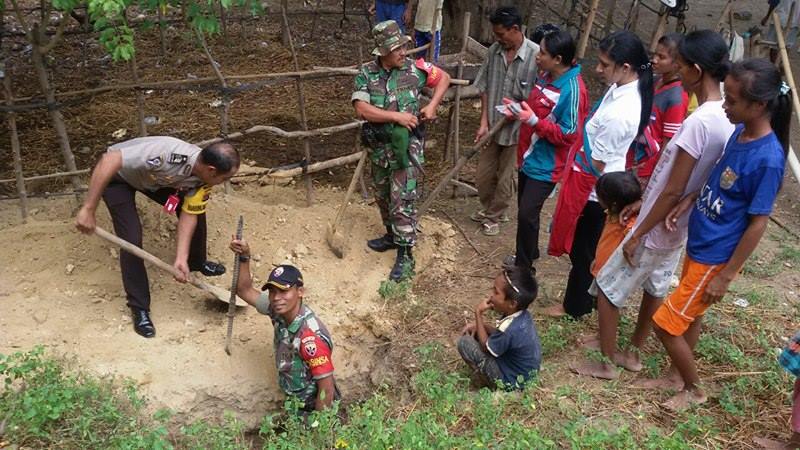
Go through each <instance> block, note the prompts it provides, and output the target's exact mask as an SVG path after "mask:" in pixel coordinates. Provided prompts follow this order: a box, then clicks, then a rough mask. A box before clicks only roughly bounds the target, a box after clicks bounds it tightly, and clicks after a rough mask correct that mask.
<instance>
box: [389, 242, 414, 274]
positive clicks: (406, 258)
mask: <svg viewBox="0 0 800 450" xmlns="http://www.w3.org/2000/svg"><path fill="white" fill-rule="evenodd" d="M413 275H414V256H413V255H412V254H411V247H410V246H405V245H403V246H398V247H397V258H395V260H394V267H392V271H391V272H389V279H390V280H392V281H402V280H405V279H408V278H411V277H412V276H413Z"/></svg>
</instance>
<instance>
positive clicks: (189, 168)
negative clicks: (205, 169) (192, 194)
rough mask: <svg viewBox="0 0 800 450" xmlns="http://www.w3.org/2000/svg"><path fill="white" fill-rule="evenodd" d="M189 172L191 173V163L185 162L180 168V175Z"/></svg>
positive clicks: (186, 174)
mask: <svg viewBox="0 0 800 450" xmlns="http://www.w3.org/2000/svg"><path fill="white" fill-rule="evenodd" d="M190 173H192V165H191V164H187V165H185V166H183V169H181V175H184V176H189V174H190Z"/></svg>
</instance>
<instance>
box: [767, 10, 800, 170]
mask: <svg viewBox="0 0 800 450" xmlns="http://www.w3.org/2000/svg"><path fill="white" fill-rule="evenodd" d="M772 22H773V24H774V25H775V32H776V33H775V35H776V36H777V38H778V50H779V51H780V55H781V62H782V63H783V74H784V76H785V77H786V83H787V84H788V85H789V89H791V91H792V106H793V109H794V114H793V116H794V117H795V118H796V119H797V123H798V125H800V97H798V93H797V85H796V84H795V83H794V74H792V66H791V61H790V60H789V54H788V52H787V51H786V39H785V38H784V35H783V26H782V24H781V19H780V17H778V13H777V12H775V11H773V12H772ZM788 160H789V162H790V163H789V168H790V169H791V170H792V172H793V173H794V177H795V179H796V180H797V181H798V182H799V183H800V167H798V166H800V164H797V155H796V154H795V153H794V149H792V148H791V147H790V148H789V155H788Z"/></svg>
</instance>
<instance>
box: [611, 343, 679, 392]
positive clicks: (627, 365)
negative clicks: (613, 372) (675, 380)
mask: <svg viewBox="0 0 800 450" xmlns="http://www.w3.org/2000/svg"><path fill="white" fill-rule="evenodd" d="M614 364H616V365H618V366H620V367H622V368H624V369H625V370H628V371H631V372H639V371H641V370H642V363H641V361H640V360H639V354H638V353H636V352H632V351H630V350H626V351H625V352H623V353H617V354H615V355H614ZM681 384H683V383H681Z"/></svg>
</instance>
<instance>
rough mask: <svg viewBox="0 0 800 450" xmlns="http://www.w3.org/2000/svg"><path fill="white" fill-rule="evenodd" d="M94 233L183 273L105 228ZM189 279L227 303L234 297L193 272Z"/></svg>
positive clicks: (242, 303) (241, 303) (239, 301)
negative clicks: (200, 278) (202, 279)
mask: <svg viewBox="0 0 800 450" xmlns="http://www.w3.org/2000/svg"><path fill="white" fill-rule="evenodd" d="M94 234H96V235H97V236H99V237H101V238H103V239H104V240H106V241H108V242H110V243H112V244H114V245H116V246H118V247H119V248H121V249H122V250H125V251H126V252H128V253H130V254H132V255H136V256H138V257H139V258H141V259H142V260H144V261H147V262H149V263H151V264H153V265H154V266H156V267H158V268H159V269H161V270H164V271H167V272H169V273H171V274H172V275H173V276H176V277H177V276H180V275H181V274H180V272H178V269H176V268H174V267H172V266H171V265H169V264H167V263H165V262H164V261H162V260H160V259H158V258H157V257H155V256H153V255H151V254H150V253H148V252H146V251H144V250H142V249H141V248H139V247H137V246H135V245H133V244H131V243H130V242H128V241H125V240H123V239H120V238H119V237H118V236H116V235H115V234H112V233H109V232H108V231H106V230H104V229H102V228H100V227H95V228H94ZM187 281H188V282H189V284H191V285H192V286H194V287H196V288H198V289H202V290H204V291H206V292H208V293H209V294H211V295H213V296H214V297H216V298H217V299H219V300H221V301H223V302H225V303H229V301H230V299H231V297H232V296H231V293H230V292H229V291H227V290H226V289H223V288H221V287H217V286H214V285H211V284H208V283H206V282H204V281H201V280H198V279H197V278H195V277H194V276H193V275H192V274H189V278H188V280H187ZM246 305H247V303H245V301H244V300H242V299H241V298H240V297H238V296H237V297H236V306H246Z"/></svg>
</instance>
